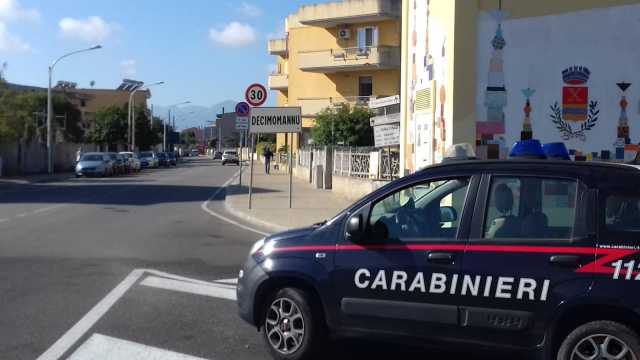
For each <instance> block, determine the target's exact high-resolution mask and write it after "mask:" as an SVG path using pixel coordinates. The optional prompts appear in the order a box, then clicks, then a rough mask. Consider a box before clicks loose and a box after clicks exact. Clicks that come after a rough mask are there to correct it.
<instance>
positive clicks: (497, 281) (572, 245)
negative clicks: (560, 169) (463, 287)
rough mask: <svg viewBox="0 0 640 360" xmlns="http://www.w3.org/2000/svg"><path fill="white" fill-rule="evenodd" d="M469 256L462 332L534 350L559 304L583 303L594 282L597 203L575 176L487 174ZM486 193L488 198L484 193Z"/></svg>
mask: <svg viewBox="0 0 640 360" xmlns="http://www.w3.org/2000/svg"><path fill="white" fill-rule="evenodd" d="M479 194H480V195H479V199H480V201H478V202H477V204H476V207H475V210H474V221H473V224H472V227H471V234H470V239H469V244H468V246H467V249H466V250H465V253H464V258H463V265H462V272H463V276H464V279H463V283H467V284H468V286H467V288H468V289H470V290H472V291H467V293H466V294H460V303H461V307H460V321H461V326H462V331H461V334H464V336H465V337H468V338H472V339H473V340H476V341H480V342H490V343H497V344H509V345H513V346H523V347H529V346H534V345H536V344H539V343H541V342H542V341H543V339H544V331H545V326H546V325H547V324H548V322H549V321H550V318H551V316H552V315H553V314H554V311H555V310H556V309H559V308H560V306H563V305H568V304H570V302H571V301H574V300H576V299H579V298H582V297H583V296H585V294H587V292H588V291H589V288H590V286H591V285H592V282H593V278H592V276H591V274H589V273H585V272H581V267H582V266H584V265H586V264H588V263H590V262H592V261H593V259H594V256H595V248H594V242H595V235H594V234H593V231H592V229H591V225H590V223H591V221H587V220H588V219H589V218H592V217H591V216H592V212H593V206H592V200H590V199H591V198H592V197H591V195H590V194H592V192H590V191H589V190H588V188H587V187H586V186H585V185H584V184H583V183H582V182H581V181H580V179H579V178H578V177H577V176H576V177H571V176H567V177H554V176H551V175H535V176H532V175H530V174H498V173H494V174H487V175H486V176H484V177H483V180H482V183H481V185H480V190H479ZM482 194H484V195H482Z"/></svg>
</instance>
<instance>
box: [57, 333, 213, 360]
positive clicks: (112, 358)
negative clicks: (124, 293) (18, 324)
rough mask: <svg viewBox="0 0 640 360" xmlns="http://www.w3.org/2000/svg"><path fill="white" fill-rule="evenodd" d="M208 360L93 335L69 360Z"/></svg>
mask: <svg viewBox="0 0 640 360" xmlns="http://www.w3.org/2000/svg"><path fill="white" fill-rule="evenodd" d="M122 359H136V360H206V359H204V358H199V357H195V356H190V355H185V354H180V353H177V352H173V351H169V350H164V349H159V348H155V347H152V346H147V345H143V344H138V343H135V342H133V341H128V340H122V339H117V338H114V337H110V336H105V335H101V334H93V335H91V337H90V338H89V340H87V341H86V342H85V343H83V344H82V345H80V347H79V348H78V349H77V350H76V351H75V352H74V353H73V354H72V355H71V356H70V357H69V359H68V360H122Z"/></svg>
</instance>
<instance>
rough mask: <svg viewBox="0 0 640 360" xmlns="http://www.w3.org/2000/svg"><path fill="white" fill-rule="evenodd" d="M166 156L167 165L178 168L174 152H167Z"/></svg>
mask: <svg viewBox="0 0 640 360" xmlns="http://www.w3.org/2000/svg"><path fill="white" fill-rule="evenodd" d="M167 156H169V165H173V166H178V157H177V156H176V153H175V152H173V151H172V152H169V153H167Z"/></svg>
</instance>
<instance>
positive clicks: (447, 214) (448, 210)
mask: <svg viewBox="0 0 640 360" xmlns="http://www.w3.org/2000/svg"><path fill="white" fill-rule="evenodd" d="M456 220H458V212H457V211H456V209H455V208H453V207H451V206H443V207H441V208H440V222H443V223H448V222H454V221H456Z"/></svg>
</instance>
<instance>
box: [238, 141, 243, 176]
mask: <svg viewBox="0 0 640 360" xmlns="http://www.w3.org/2000/svg"><path fill="white" fill-rule="evenodd" d="M242 135H243V134H242V132H240V154H239V155H238V159H239V160H238V161H239V162H240V179H239V182H240V187H241V188H242V140H243V139H242Z"/></svg>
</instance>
